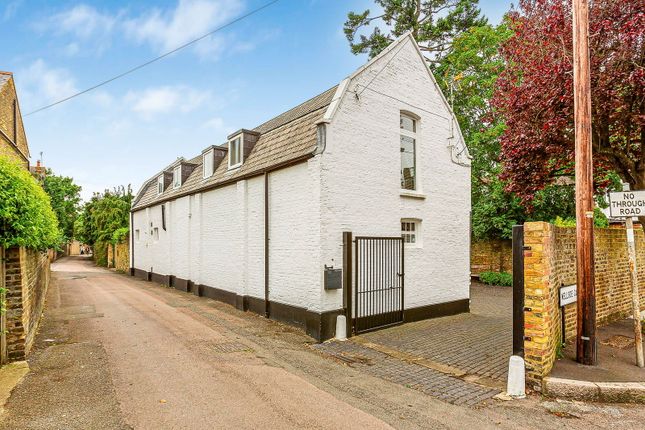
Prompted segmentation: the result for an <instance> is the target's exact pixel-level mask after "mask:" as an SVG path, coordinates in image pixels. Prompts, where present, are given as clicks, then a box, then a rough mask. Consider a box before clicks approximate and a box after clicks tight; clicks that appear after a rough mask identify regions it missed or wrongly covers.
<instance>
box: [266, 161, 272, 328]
mask: <svg viewBox="0 0 645 430" xmlns="http://www.w3.org/2000/svg"><path fill="white" fill-rule="evenodd" d="M270 303H271V302H270V301H269V171H265V172H264V316H265V317H267V318H269V317H270V316H271V312H270V309H269V305H270Z"/></svg>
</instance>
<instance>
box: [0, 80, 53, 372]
mask: <svg viewBox="0 0 645 430" xmlns="http://www.w3.org/2000/svg"><path fill="white" fill-rule="evenodd" d="M0 157H6V158H9V159H11V160H13V161H15V162H17V163H19V164H20V165H21V166H22V167H24V168H25V169H26V170H29V169H30V166H29V146H28V144H27V137H26V135H25V129H24V127H23V123H22V115H21V113H20V106H19V104H18V96H17V94H16V87H15V84H14V80H13V75H12V74H11V73H9V72H0ZM54 256H55V253H54V252H53V251H49V252H41V251H36V250H33V249H29V248H25V247H12V248H8V249H5V248H3V247H1V246H0V288H4V289H5V290H4V291H3V290H0V291H3V292H1V293H0V300H3V301H5V311H4V312H3V313H2V314H1V315H0V363H5V362H7V361H11V360H22V359H24V358H25V356H26V355H27V354H28V353H29V351H30V349H31V346H32V344H33V341H34V338H35V335H36V331H37V329H38V324H39V322H40V316H41V313H42V309H43V306H44V303H45V295H46V293H47V287H48V286H49V279H50V270H49V267H50V261H51V260H52V259H53V258H54Z"/></svg>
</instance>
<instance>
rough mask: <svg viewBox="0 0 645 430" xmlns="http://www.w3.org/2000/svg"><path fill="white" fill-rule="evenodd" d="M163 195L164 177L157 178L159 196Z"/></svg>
mask: <svg viewBox="0 0 645 430" xmlns="http://www.w3.org/2000/svg"><path fill="white" fill-rule="evenodd" d="M161 193H163V175H161V176H159V177H158V178H157V194H161Z"/></svg>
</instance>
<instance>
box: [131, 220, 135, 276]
mask: <svg viewBox="0 0 645 430" xmlns="http://www.w3.org/2000/svg"><path fill="white" fill-rule="evenodd" d="M130 276H134V212H132V211H130Z"/></svg>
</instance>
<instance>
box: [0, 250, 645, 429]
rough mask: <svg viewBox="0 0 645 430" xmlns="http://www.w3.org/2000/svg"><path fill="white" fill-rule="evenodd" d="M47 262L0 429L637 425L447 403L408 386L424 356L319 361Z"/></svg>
mask: <svg viewBox="0 0 645 430" xmlns="http://www.w3.org/2000/svg"><path fill="white" fill-rule="evenodd" d="M53 270H54V273H53V277H52V279H53V280H52V284H51V286H50V290H49V292H48V296H47V305H46V310H45V314H44V316H43V320H42V322H41V326H40V332H39V334H38V336H37V339H36V342H35V345H34V349H33V351H32V353H31V354H30V356H29V359H28V361H29V366H30V368H31V371H30V372H29V373H28V374H27V375H26V376H25V377H24V378H23V380H22V382H20V383H19V384H18V385H17V386H16V387H15V388H14V389H13V391H12V392H11V397H10V398H9V400H8V401H7V403H6V405H5V411H4V413H3V414H2V416H1V417H0V429H11V430H14V429H132V428H134V429H212V428H235V429H246V428H276V429H283V428H284V429H295V428H298V429H309V428H317V429H328V428H329V429H333V428H370V429H372V428H373V429H379V428H400V429H421V428H440V429H442V428H447V429H461V428H478V429H479V428H483V429H488V428H505V429H506V428H507V429H517V428H564V427H566V428H580V429H589V428H613V427H616V426H617V424H619V426H620V428H621V429H630V428H634V429H636V428H641V427H642V422H643V421H644V420H645V411H644V410H643V408H637V407H634V406H630V405H619V406H615V407H612V408H605V407H603V406H589V407H581V406H580V405H578V404H574V403H571V404H568V403H557V404H555V406H554V405H553V404H551V403H549V404H546V403H544V402H542V401H541V399H539V398H536V397H532V398H529V399H527V400H525V401H522V402H516V401H512V402H497V401H488V402H486V403H478V404H476V405H474V406H466V405H465V404H457V403H458V402H452V403H454V404H451V403H450V402H446V401H444V400H441V399H440V398H438V397H435V396H433V395H432V393H431V392H430V391H428V392H427V393H426V392H425V391H424V390H422V389H421V390H420V389H416V388H414V387H413V386H412V385H414V383H415V382H418V381H422V380H423V379H424V378H426V379H427V380H428V381H429V380H431V379H433V378H435V377H436V378H444V376H445V375H444V374H443V373H442V372H438V371H437V373H438V374H435V373H434V372H430V373H428V372H426V370H434V369H431V368H430V367H426V366H421V367H422V369H419V372H418V377H417V376H415V377H412V378H411V379H409V383H408V385H410V386H406V383H405V382H404V383H401V382H397V381H396V380H395V379H396V378H397V377H398V378H410V375H408V374H407V373H406V372H407V369H405V368H404V369H401V368H400V366H401V364H400V363H399V362H397V361H393V360H395V359H394V358H388V357H389V355H387V354H385V355H386V356H387V357H380V356H378V355H376V356H374V357H372V358H371V359H372V360H373V361H374V363H375V364H374V365H373V366H371V367H373V369H374V371H373V372H372V373H370V372H366V371H364V370H363V369H359V368H357V367H355V366H353V365H351V364H350V363H345V362H342V361H339V360H335V359H330V358H326V357H325V356H323V355H322V354H321V353H320V352H319V351H316V350H315V349H314V348H313V345H314V343H313V341H312V339H311V338H309V337H307V336H306V335H304V334H303V333H302V332H301V331H299V330H297V329H294V328H291V327H287V326H284V325H282V324H279V323H276V322H273V321H270V320H267V319H265V318H262V317H260V316H257V315H254V314H251V313H244V312H240V311H238V310H236V309H235V308H233V307H231V306H228V305H225V304H222V303H218V302H215V301H212V300H208V299H206V298H200V297H195V296H193V295H190V294H186V293H182V292H179V291H177V290H173V289H169V288H166V287H162V286H160V285H158V284H154V283H151V282H145V281H141V280H137V279H134V278H132V277H129V276H126V275H122V274H117V273H115V272H113V271H109V270H106V269H101V268H96V267H94V266H93V264H92V262H91V261H89V260H87V259H83V258H78V257H77V258H64V259H62V260H59V261H58V262H56V263H55V264H54V265H53ZM372 351H375V352H379V351H376V350H372ZM382 354H384V353H382ZM383 358H384V360H382V361H383V362H384V363H386V364H379V360H381V359H383ZM396 360H399V361H401V360H400V359H399V358H396ZM404 364H405V363H404ZM397 369H398V370H397ZM383 372H386V373H387V372H390V375H392V377H391V378H389V379H388V378H386V377H384V376H383ZM397 372H398V376H397V375H396V373H397ZM424 372H425V373H424ZM448 382H449V385H450V384H453V383H454V381H452V380H450V381H448ZM462 382H464V381H462ZM466 382H467V381H466ZM486 389H487V388H486V387H484V388H483V390H484V391H485V390H486ZM428 394H430V395H428ZM482 394H484V392H482ZM486 395H487V393H486Z"/></svg>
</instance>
